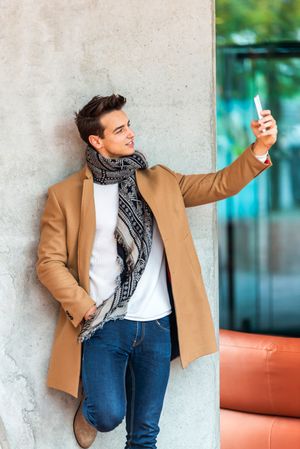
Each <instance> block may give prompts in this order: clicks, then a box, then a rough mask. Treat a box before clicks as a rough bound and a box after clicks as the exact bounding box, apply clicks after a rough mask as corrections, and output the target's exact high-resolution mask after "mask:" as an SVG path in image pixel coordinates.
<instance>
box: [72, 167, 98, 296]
mask: <svg viewBox="0 0 300 449" xmlns="http://www.w3.org/2000/svg"><path fill="white" fill-rule="evenodd" d="M95 231H96V212H95V202H94V183H93V176H92V172H91V171H90V169H89V167H88V165H87V164H86V165H85V166H84V168H83V185H82V197H81V212H80V225H79V233H78V255H77V256H78V260H77V262H78V275H79V281H80V285H81V286H82V287H83V288H84V289H85V290H86V291H87V292H88V293H89V288H90V282H89V269H90V257H91V253H92V248H93V243H94V237H95Z"/></svg>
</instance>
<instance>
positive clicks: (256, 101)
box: [254, 95, 263, 119]
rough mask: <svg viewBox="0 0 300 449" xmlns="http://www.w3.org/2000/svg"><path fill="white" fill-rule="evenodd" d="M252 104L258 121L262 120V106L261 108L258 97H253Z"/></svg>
mask: <svg viewBox="0 0 300 449" xmlns="http://www.w3.org/2000/svg"><path fill="white" fill-rule="evenodd" d="M254 103H255V107H256V111H257V115H258V118H259V119H261V118H263V117H262V115H261V111H262V110H263V109H262V106H261V102H260V98H259V95H255V97H254Z"/></svg>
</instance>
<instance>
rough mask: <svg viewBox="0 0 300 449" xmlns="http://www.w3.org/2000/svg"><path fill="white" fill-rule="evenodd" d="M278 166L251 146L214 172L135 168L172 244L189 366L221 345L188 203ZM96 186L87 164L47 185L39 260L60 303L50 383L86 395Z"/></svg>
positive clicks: (175, 337)
mask: <svg viewBox="0 0 300 449" xmlns="http://www.w3.org/2000/svg"><path fill="white" fill-rule="evenodd" d="M271 165H272V163H271V161H270V160H269V163H268V164H265V163H262V162H260V161H259V160H258V159H256V157H255V155H254V154H253V152H252V150H251V147H250V146H249V147H247V148H246V149H245V150H244V152H243V153H242V154H241V155H240V156H239V157H238V158H237V159H236V160H235V161H234V162H233V163H231V164H230V165H229V166H227V167H225V168H224V169H222V170H219V171H217V172H214V173H209V174H191V175H184V174H181V173H177V172H174V171H172V170H171V169H169V168H168V167H166V166H164V165H160V164H159V165H155V166H153V167H151V168H147V169H140V170H137V172H136V181H137V186H138V189H139V191H140V193H141V195H142V196H143V198H144V199H145V201H146V202H147V203H148V205H149V206H150V208H151V210H152V212H153V214H154V217H155V219H156V221H157V225H158V228H159V231H160V234H161V238H162V241H163V245H164V249H165V254H166V261H167V274H168V276H167V281H168V289H169V295H170V300H171V304H172V309H173V313H172V318H173V319H172V320H171V321H172V324H171V337H172V359H174V358H176V357H178V356H179V357H180V361H181V365H182V368H186V367H187V366H188V365H189V363H191V362H192V361H193V360H195V359H197V358H198V357H201V356H204V355H206V354H211V353H214V352H217V351H218V347H217V341H216V336H215V330H214V325H213V320H212V316H211V311H210V306H209V302H208V298H207V295H206V291H205V287H204V284H203V279H202V274H201V267H200V264H199V260H198V257H197V253H196V250H195V247H194V243H193V239H192V235H191V231H190V228H189V223H188V219H187V215H186V211H185V208H186V207H194V206H199V205H202V204H207V203H212V202H214V201H217V200H221V199H224V198H227V197H229V196H232V195H234V194H236V193H237V192H239V191H240V190H241V189H242V188H243V187H244V186H245V185H246V184H248V183H249V182H250V181H251V180H252V179H253V178H255V177H256V176H257V175H258V174H260V173H261V172H262V171H264V170H265V169H266V168H268V167H270V166H271ZM93 188H94V183H93V176H92V173H91V171H90V169H89V168H88V166H87V164H85V165H84V167H83V168H82V169H81V170H79V171H77V172H75V173H73V174H72V175H71V176H68V177H67V178H65V179H64V180H62V181H60V182H58V183H56V184H54V185H52V186H50V187H49V188H48V197H47V201H46V205H45V209H44V212H43V214H42V217H41V221H40V241H39V245H38V260H37V263H36V271H37V275H38V278H39V280H40V282H41V283H42V284H43V285H44V286H45V287H46V288H47V289H48V290H49V292H50V293H51V295H52V296H53V298H54V299H56V300H57V301H58V302H59V303H60V308H59V316H58V321H57V324H56V330H55V335H54V341H53V345H52V352H51V358H50V363H49V368H48V376H47V385H48V386H49V387H52V388H55V389H57V390H62V391H64V392H66V393H68V394H70V395H72V396H74V397H75V398H77V397H78V396H79V384H80V375H81V349H82V348H81V347H82V344H81V343H80V342H78V340H77V336H78V334H79V332H80V329H81V326H82V324H83V322H84V318H83V317H84V315H85V313H86V312H87V311H88V310H89V309H90V308H91V307H92V306H93V305H94V304H95V301H94V300H93V298H91V297H90V296H89V263H90V256H91V251H92V246H93V239H94V235H95V225H96V222H95V221H96V220H95V204H94V195H93ZM103 213H105V210H104V211H103ZM45 319H46V317H45Z"/></svg>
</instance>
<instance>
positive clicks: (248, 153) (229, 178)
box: [165, 109, 277, 207]
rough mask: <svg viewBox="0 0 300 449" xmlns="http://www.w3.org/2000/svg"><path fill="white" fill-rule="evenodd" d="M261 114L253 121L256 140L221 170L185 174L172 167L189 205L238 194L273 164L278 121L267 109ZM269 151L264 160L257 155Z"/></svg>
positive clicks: (252, 125) (185, 200) (186, 204)
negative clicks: (272, 149) (272, 153)
mask: <svg viewBox="0 0 300 449" xmlns="http://www.w3.org/2000/svg"><path fill="white" fill-rule="evenodd" d="M261 116H262V118H261V119H260V120H252V121H251V128H252V131H253V133H254V135H255V137H256V141H255V143H253V144H251V145H249V146H248V147H247V148H246V149H245V150H244V151H243V153H242V154H241V155H240V156H239V157H238V158H236V159H235V160H234V161H233V162H232V163H231V164H230V165H228V166H227V167H225V168H223V169H222V170H218V171H217V172H214V173H208V174H195V175H193V174H192V175H183V174H181V173H177V172H173V171H172V170H169V171H171V172H172V173H173V174H174V175H175V176H176V179H177V182H178V184H179V187H180V190H181V193H182V196H183V199H184V203H185V206H186V207H193V206H199V205H201V204H207V203H212V202H214V201H218V200H222V199H224V198H228V197H230V196H232V195H235V194H236V193H238V192H239V191H240V190H241V189H242V188H243V187H245V186H246V185H247V184H248V183H249V182H250V181H251V180H252V179H254V178H255V177H256V176H257V175H259V174H260V173H261V172H263V171H264V170H266V169H267V168H269V167H271V166H272V161H271V159H270V156H269V154H268V151H269V149H270V148H271V146H272V145H274V143H275V142H276V140H277V125H276V120H275V119H274V118H273V117H272V115H271V111H270V110H268V109H266V110H263V111H261ZM266 153H267V159H266V160H265V162H261V161H260V160H258V159H257V157H256V156H258V157H259V156H261V155H264V154H266ZM165 168H166V167H165Z"/></svg>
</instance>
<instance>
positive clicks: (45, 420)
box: [0, 0, 219, 449]
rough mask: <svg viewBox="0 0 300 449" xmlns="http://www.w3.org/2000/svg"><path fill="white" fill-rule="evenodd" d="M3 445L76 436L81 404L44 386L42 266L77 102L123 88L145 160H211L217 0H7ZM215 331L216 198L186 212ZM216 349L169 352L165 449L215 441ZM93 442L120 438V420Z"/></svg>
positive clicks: (48, 328)
mask: <svg viewBox="0 0 300 449" xmlns="http://www.w3.org/2000/svg"><path fill="white" fill-rule="evenodd" d="M1 9H2V20H1V34H2V41H1V53H2V54H1V62H2V67H1V68H2V70H1V74H0V77H1V82H0V89H1V100H2V101H1V125H2V126H1V131H0V134H1V137H0V138H1V148H2V151H1V178H0V183H1V211H2V213H1V229H0V231H1V232H0V252H1V271H0V274H1V276H0V283H1V301H0V308H1V314H0V321H1V325H0V332H1V336H0V337H1V338H0V345H1V348H0V350H1V363H0V379H1V383H0V393H1V398H0V447H1V448H2V449H8V448H10V449H19V448H22V449H33V448H35V449H51V448H53V449H54V448H64V449H70V448H75V447H77V444H76V442H75V440H74V437H73V431H72V420H73V415H74V412H75V409H76V407H77V401H76V400H75V399H74V398H72V397H71V396H68V395H67V394H64V393H61V392H58V391H55V390H52V389H48V388H47V387H46V385H45V379H46V372H47V366H48V358H49V354H50V348H51V344H52V339H53V332H54V328H55V322H56V317H57V313H58V304H57V303H56V302H55V301H54V300H53V299H52V297H51V296H50V295H49V294H48V292H47V291H46V289H45V288H44V287H43V286H42V285H41V284H40V283H39V282H38V281H37V277H36V273H35V267H34V264H35V262H36V250H37V243H38V238H39V220H40V214H41V211H42V209H43V207H44V202H45V198H46V191H47V187H48V186H49V185H51V184H53V183H55V182H57V181H59V180H61V179H62V178H64V177H65V176H67V175H69V174H71V173H72V172H74V171H75V170H78V169H79V168H80V167H81V166H82V165H83V163H84V144H83V142H82V141H81V140H80V138H79V135H78V133H77V129H76V127H75V124H74V122H73V117H72V115H73V111H74V110H77V109H78V108H80V107H81V106H83V105H84V104H85V103H86V102H87V101H88V100H89V99H90V98H91V97H92V96H93V95H95V94H101V95H109V94H111V93H113V92H114V93H120V94H122V95H124V96H126V97H127V101H128V106H127V107H126V112H127V113H128V115H129V117H130V119H131V122H132V126H133V129H134V130H135V132H136V148H137V149H141V150H143V151H144V152H145V153H146V154H147V156H148V159H149V163H150V165H154V164H156V163H163V164H166V165H168V166H169V167H171V168H172V169H175V170H176V171H180V172H182V173H193V172H194V173H195V172H208V171H214V169H215V86H214V82H215V73H214V72H215V70H214V62H215V55H214V5H213V0H186V1H185V2H182V1H181V0H164V1H162V0H152V1H146V0H126V1H125V0H120V1H118V2H115V1H113V0H106V1H96V0H84V1H83V0H73V1H71V2H62V1H60V0H52V1H51V2H49V1H46V0H40V1H39V2H33V0H21V1H17V0H3V1H2V3H1ZM188 216H189V220H190V223H191V226H192V232H193V236H194V239H195V242H196V247H197V250H198V255H199V258H200V260H201V263H202V268H203V274H204V278H205V281H206V286H207V291H208V295H209V299H210V303H211V308H212V313H213V318H214V321H215V326H216V329H218V300H217V293H218V289H217V240H216V239H217V234H216V214H215V207H214V206H212V205H210V206H202V207H197V208H193V209H188ZM218 408H219V383H218V354H217V353H216V354H214V355H208V356H205V357H202V358H200V359H198V360H197V361H195V362H194V363H193V364H192V365H190V366H189V367H188V368H187V369H185V370H183V369H182V368H181V365H180V363H179V361H178V360H176V361H174V362H172V372H171V378H170V382H169V385H168V390H167V394H166V400H165V405H164V410H163V414H162V417H161V421H160V428H161V432H160V434H159V437H158V447H159V449H170V448H172V449H182V448H189V449H200V448H205V449H216V448H218V447H219V412H218ZM123 424H124V423H122V424H121V425H120V426H119V427H118V428H116V429H115V430H114V431H113V432H110V433H108V434H102V435H100V434H99V435H98V440H97V441H98V443H97V444H95V446H94V447H102V448H105V449H117V448H122V447H124V442H125V426H124V425H123Z"/></svg>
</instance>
